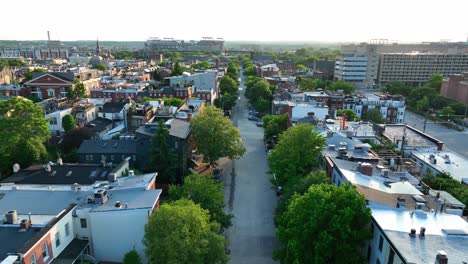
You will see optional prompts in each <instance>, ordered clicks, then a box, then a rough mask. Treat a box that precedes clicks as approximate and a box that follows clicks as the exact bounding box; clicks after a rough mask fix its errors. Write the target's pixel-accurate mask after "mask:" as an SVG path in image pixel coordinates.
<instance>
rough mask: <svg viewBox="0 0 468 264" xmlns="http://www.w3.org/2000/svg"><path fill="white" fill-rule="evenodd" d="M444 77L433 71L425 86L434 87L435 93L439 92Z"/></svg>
mask: <svg viewBox="0 0 468 264" xmlns="http://www.w3.org/2000/svg"><path fill="white" fill-rule="evenodd" d="M443 79H444V77H443V76H442V74H440V73H433V74H432V75H431V79H429V81H428V82H427V86H428V87H430V88H432V89H434V90H435V91H436V92H437V93H439V92H440V87H441V86H442V81H443Z"/></svg>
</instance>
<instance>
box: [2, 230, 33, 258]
mask: <svg viewBox="0 0 468 264" xmlns="http://www.w3.org/2000/svg"><path fill="white" fill-rule="evenodd" d="M40 230H41V228H37V227H30V228H28V229H22V228H20V227H19V226H18V225H16V226H0V261H1V260H3V259H4V258H6V257H7V254H9V253H14V254H16V253H18V250H19V249H20V248H22V247H23V246H24V244H26V242H28V241H29V240H30V239H31V238H33V237H34V236H35V235H36V234H37V233H38V232H39V231H40Z"/></svg>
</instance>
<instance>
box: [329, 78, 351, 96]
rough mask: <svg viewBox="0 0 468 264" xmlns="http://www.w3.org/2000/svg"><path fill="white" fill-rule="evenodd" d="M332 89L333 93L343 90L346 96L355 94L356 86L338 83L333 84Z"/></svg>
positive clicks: (342, 82)
mask: <svg viewBox="0 0 468 264" xmlns="http://www.w3.org/2000/svg"><path fill="white" fill-rule="evenodd" d="M330 89H331V90H333V91H338V90H343V92H344V93H345V94H350V93H352V92H354V85H353V84H352V83H348V82H344V81H336V82H335V83H333V84H332V86H331V87H330Z"/></svg>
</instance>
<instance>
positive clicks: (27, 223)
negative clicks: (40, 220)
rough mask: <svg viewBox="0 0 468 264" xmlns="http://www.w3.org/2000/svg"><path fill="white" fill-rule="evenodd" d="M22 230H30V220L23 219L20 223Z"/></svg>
mask: <svg viewBox="0 0 468 264" xmlns="http://www.w3.org/2000/svg"><path fill="white" fill-rule="evenodd" d="M20 226H21V228H24V229H28V228H29V227H30V226H31V221H29V219H23V220H21V223H20Z"/></svg>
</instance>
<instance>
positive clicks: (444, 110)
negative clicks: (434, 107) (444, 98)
mask: <svg viewBox="0 0 468 264" xmlns="http://www.w3.org/2000/svg"><path fill="white" fill-rule="evenodd" d="M439 114H440V115H441V116H443V117H444V118H447V119H448V118H450V116H452V115H454V114H455V110H453V108H452V107H451V106H446V107H444V108H442V109H441V110H440V113H439Z"/></svg>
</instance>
